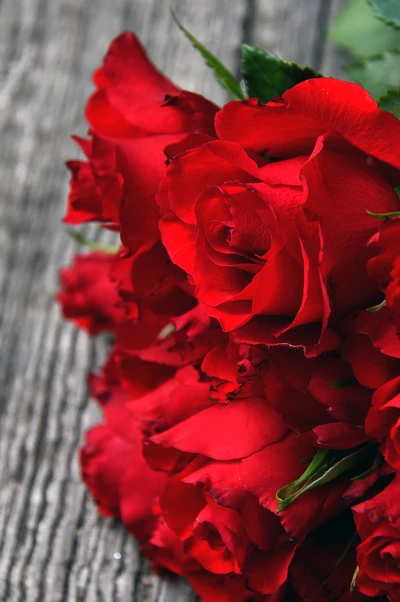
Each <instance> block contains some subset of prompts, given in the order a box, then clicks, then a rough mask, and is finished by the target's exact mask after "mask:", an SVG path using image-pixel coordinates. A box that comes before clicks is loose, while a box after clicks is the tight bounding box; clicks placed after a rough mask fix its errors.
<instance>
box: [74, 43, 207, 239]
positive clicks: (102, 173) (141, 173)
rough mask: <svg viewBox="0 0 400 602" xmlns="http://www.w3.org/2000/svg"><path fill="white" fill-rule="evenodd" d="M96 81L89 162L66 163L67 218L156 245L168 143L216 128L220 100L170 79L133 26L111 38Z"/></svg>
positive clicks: (89, 112)
mask: <svg viewBox="0 0 400 602" xmlns="http://www.w3.org/2000/svg"><path fill="white" fill-rule="evenodd" d="M94 82H95V84H96V87H97V90H96V92H94V94H93V95H92V96H91V98H90V99H89V102H88V105H87V109H86V117H87V119H88V121H89V123H90V126H91V130H90V133H91V135H92V139H91V141H88V140H81V139H78V142H79V144H80V145H81V147H82V150H83V151H84V153H85V154H86V156H87V157H88V160H89V162H88V163H84V162H82V161H71V162H70V163H69V164H68V165H69V167H70V169H71V172H72V181H71V193H70V198H69V208H68V211H67V215H66V217H65V221H67V222H68V223H74V224H77V223H81V222H83V221H88V220H93V219H95V220H97V221H105V222H108V223H110V224H114V225H116V226H117V227H118V228H119V227H120V228H121V237H122V241H123V243H124V244H125V245H127V246H128V247H129V248H130V249H131V250H132V251H136V250H137V249H138V248H140V247H141V246H142V245H145V246H147V247H150V246H151V245H152V244H154V242H155V241H156V240H157V239H158V238H159V232H158V227H157V221H158V208H157V204H156V202H155V200H154V195H155V193H156V191H157V188H158V185H159V182H160V180H161V178H162V176H163V175H164V172H165V169H166V165H165V154H164V149H165V148H166V147H167V146H168V145H171V144H172V143H178V142H181V141H182V140H183V139H184V138H185V137H186V136H187V135H192V137H193V139H192V141H191V142H189V147H190V146H191V145H193V144H194V145H195V144H197V143H198V141H199V140H206V139H208V138H209V135H214V126H213V119H214V115H215V111H216V107H215V105H213V104H212V103H211V102H209V101H208V100H206V99H204V98H203V97H202V96H200V95H198V94H194V93H192V92H185V91H181V90H179V88H177V87H176V86H175V85H174V84H172V83H171V82H170V81H169V80H168V79H167V78H165V77H164V76H163V75H162V74H161V73H160V72H159V71H157V69H156V68H155V67H154V66H153V65H152V64H151V63H150V61H149V59H148V57H147V55H146V53H145V51H144V49H143V48H142V46H141V45H140V43H139V41H138V39H137V38H136V37H135V36H134V34H132V33H130V32H127V33H123V34H121V35H120V36H119V37H117V38H116V39H115V40H114V41H113V42H112V44H111V45H110V48H109V50H108V52H107V54H106V56H105V58H104V62H103V66H102V67H101V68H100V69H99V70H98V71H97V72H96V73H95V76H94ZM150 157H151V158H150Z"/></svg>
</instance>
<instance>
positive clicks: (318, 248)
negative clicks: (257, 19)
mask: <svg viewBox="0 0 400 602" xmlns="http://www.w3.org/2000/svg"><path fill="white" fill-rule="evenodd" d="M216 130H217V134H218V136H219V138H220V139H221V140H218V141H211V142H208V143H205V144H203V145H201V146H199V147H197V148H195V149H192V150H189V151H188V152H186V153H183V154H181V155H178V156H177V157H175V158H174V159H173V160H172V161H171V165H170V167H169V169H168V172H167V175H166V177H165V179H164V181H163V182H162V184H161V187H160V191H159V195H158V200H159V203H160V205H161V206H162V207H163V208H164V213H163V218H162V220H161V223H160V227H161V230H162V236H163V242H164V244H165V246H166V248H167V250H168V252H169V255H170V257H171V259H172V260H173V261H174V262H175V263H177V264H178V265H179V266H180V267H182V268H183V269H185V270H186V271H187V272H188V273H189V274H190V276H191V278H192V279H193V281H194V283H195V285H196V296H197V297H198V298H199V299H200V301H202V303H203V305H204V307H205V308H206V310H207V312H208V313H209V314H210V315H211V316H213V317H215V318H217V319H218V320H219V322H220V323H221V325H222V327H223V329H224V330H226V331H233V332H234V335H235V337H236V338H237V339H238V340H240V341H246V342H250V343H257V342H262V343H268V344H274V343H277V342H286V343H290V344H292V345H302V346H307V345H310V344H313V345H315V344H317V343H318V342H321V336H322V335H323V334H324V333H325V337H324V339H322V342H323V343H324V345H325V348H329V347H331V348H332V347H334V346H335V345H336V344H337V340H335V339H334V338H332V337H329V338H327V336H326V335H327V333H328V332H329V330H327V326H328V325H329V324H331V325H333V326H335V325H336V324H338V320H339V319H341V318H342V317H343V316H344V315H346V314H347V313H348V312H349V311H351V310H353V309H361V308H363V307H366V306H368V305H370V304H371V303H373V302H374V301H375V299H376V297H377V295H378V294H379V291H378V288H377V285H376V283H375V282H374V280H373V279H372V278H371V277H370V276H369V275H368V273H367V268H366V264H367V261H368V259H369V258H370V257H371V254H372V251H371V249H370V248H368V247H367V243H368V241H369V239H370V238H371V236H372V235H373V234H374V233H376V231H377V229H378V223H377V220H376V219H374V218H372V217H370V216H369V215H368V214H367V213H366V208H368V209H370V211H377V212H382V211H394V210H396V209H398V208H399V200H398V198H397V195H396V193H395V192H394V190H393V181H396V182H400V173H399V172H398V171H395V170H394V169H392V167H390V168H387V166H384V165H383V163H387V164H388V165H389V166H393V167H396V168H397V169H398V168H399V167H400V161H399V159H398V155H397V154H396V152H395V151H394V148H395V144H396V140H397V138H398V135H399V133H400V125H399V122H398V120H397V119H395V118H394V117H393V116H392V115H390V114H388V113H385V112H382V111H380V110H379V109H378V108H377V105H376V102H375V101H373V100H372V98H371V97H370V96H369V95H368V93H367V92H365V91H364V90H363V89H362V88H360V87H359V86H357V85H355V84H350V83H346V82H340V81H337V80H333V79H323V78H319V79H312V80H308V81H306V82H302V83H301V84H298V85H297V86H295V87H294V88H292V89H291V90H288V91H287V92H286V93H285V94H284V95H283V98H282V100H279V101H277V102H270V103H268V104H267V105H264V106H261V105H259V104H258V103H257V101H254V100H248V101H244V102H238V101H233V102H231V103H228V104H227V105H226V106H225V107H224V108H223V109H222V110H221V111H220V112H219V113H218V114H217V117H216ZM267 155H268V157H271V156H272V157H273V158H278V159H279V160H278V161H273V162H270V161H269V159H267V158H265V157H266V156H267ZM385 167H386V169H385ZM388 173H389V176H388V175H387V174H388ZM355 281H356V282H357V286H354V282H355Z"/></svg>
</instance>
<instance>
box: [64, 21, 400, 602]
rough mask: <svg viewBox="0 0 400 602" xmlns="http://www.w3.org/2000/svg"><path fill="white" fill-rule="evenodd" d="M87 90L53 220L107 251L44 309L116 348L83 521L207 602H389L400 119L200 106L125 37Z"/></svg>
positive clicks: (394, 506) (303, 97)
mask: <svg viewBox="0 0 400 602" xmlns="http://www.w3.org/2000/svg"><path fill="white" fill-rule="evenodd" d="M94 82H95V86H96V90H95V92H94V93H93V95H92V96H91V98H90V99H89V102H88V105H87V108H86V117H87V120H88V122H89V125H90V130H89V138H87V139H86V138H85V139H77V142H78V144H79V145H80V147H81V149H82V150H83V152H84V154H85V155H86V157H87V160H86V161H70V162H69V168H70V170H71V188H70V196H69V202H68V209H67V212H66V216H65V221H66V222H67V223H69V224H73V225H77V224H81V223H84V222H88V221H97V222H100V223H101V224H102V226H103V227H107V228H111V229H113V230H115V231H118V232H119V234H120V240H121V243H120V247H119V250H118V251H117V252H108V251H107V250H105V251H96V252H89V253H86V254H85V253H83V254H82V253H81V254H80V255H78V256H77V257H76V258H75V261H74V263H73V265H72V266H71V267H69V268H65V269H63V271H62V273H61V290H60V293H59V295H58V300H59V302H60V304H61V306H62V310H63V313H64V315H65V316H66V317H67V318H69V319H71V320H73V322H74V323H75V324H76V325H77V326H78V327H80V328H83V329H85V330H86V331H87V332H88V333H89V334H91V335H93V334H97V333H99V332H104V331H109V332H112V333H113V335H114V336H113V347H112V349H111V351H110V355H109V358H108V360H107V362H106V364H105V366H104V367H103V368H102V369H101V370H99V371H98V372H96V373H93V374H91V375H90V376H89V389H90V392H91V395H92V396H93V397H94V398H95V399H96V400H97V401H98V403H99V404H100V407H101V409H102V412H103V422H102V423H101V424H99V425H97V426H95V427H93V428H92V429H91V430H90V431H89V432H88V433H87V434H86V439H85V443H84V445H83V447H82V449H81V468H82V476H83V479H84V481H85V483H86V485H87V487H88V489H89V491H90V493H91V494H92V496H93V498H94V500H95V502H96V504H97V505H98V508H99V511H100V512H101V513H102V514H103V515H104V516H114V517H119V518H120V519H121V520H122V521H123V522H124V523H125V525H126V527H127V529H129V531H130V532H131V533H132V534H133V536H134V537H136V538H137V539H138V540H139V541H140V543H141V549H142V551H143V554H145V555H146V556H147V557H148V558H149V559H150V562H151V563H152V565H153V567H154V569H155V570H156V571H162V570H168V571H172V572H174V573H177V574H178V575H182V576H184V577H186V578H187V579H188V580H189V582H190V583H191V584H192V586H193V588H194V589H195V590H196V592H198V594H199V595H200V597H201V598H202V600H204V601H205V602H244V601H247V600H254V602H269V601H270V602H292V601H293V602H306V601H307V602H334V601H335V602H338V601H340V602H359V601H360V602H361V601H362V600H366V599H370V598H373V599H374V600H385V599H389V600H390V602H399V601H400V475H397V472H399V471H400V335H399V329H400V221H399V218H398V217H397V216H396V215H394V216H389V217H386V219H383V220H382V219H377V217H376V216H375V215H371V214H383V217H385V216H386V215H387V214H393V213H394V214H396V212H398V211H399V210H400V201H399V197H398V195H397V193H396V190H395V188H396V187H397V186H399V185H400V149H399V144H400V143H399V141H400V121H399V120H398V119H397V118H396V117H395V116H394V115H392V114H391V113H389V112H386V111H383V110H380V109H379V108H378V105H377V103H376V101H375V100H373V99H372V98H371V96H370V95H369V94H368V92H366V91H365V90H364V89H363V88H361V87H360V86H359V85H358V84H353V83H348V82H343V81H339V80H335V79H330V78H323V77H312V78H311V79H306V80H304V81H300V83H297V84H295V85H294V86H293V87H291V88H289V89H287V90H286V91H284V92H283V93H282V94H281V95H280V96H275V97H274V98H273V99H272V100H270V101H269V102H267V103H261V102H259V100H258V99H257V98H246V99H244V100H233V101H231V102H228V104H226V105H225V106H224V107H222V108H221V109H220V108H219V107H217V106H215V105H214V104H213V103H211V102H209V101H208V100H206V99H205V98H203V97H202V96H199V95H198V94H195V93H193V92H187V91H185V90H180V89H179V88H177V87H176V86H175V85H174V84H173V83H171V82H170V81H169V80H168V79H166V78H165V77H164V76H163V75H162V74H161V73H159V72H158V71H157V70H156V68H155V67H154V66H153V65H152V64H151V63H150V62H149V60H148V58H147V56H146V54H145V52H144V50H143V48H142V47H141V45H140V43H139V42H138V40H137V39H136V37H135V36H134V35H133V34H131V33H124V34H122V35H121V36H119V37H118V38H117V39H116V40H114V42H113V43H112V44H111V46H110V48H109V50H108V53H107V54H106V56H105V59H104V62H103V64H102V66H101V68H100V69H99V70H98V71H97V72H96V73H95V76H94ZM371 308H373V309H374V310H375V311H370V310H371Z"/></svg>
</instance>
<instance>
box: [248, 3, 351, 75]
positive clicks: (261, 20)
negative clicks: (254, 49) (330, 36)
mask: <svg viewBox="0 0 400 602" xmlns="http://www.w3.org/2000/svg"><path fill="white" fill-rule="evenodd" d="M345 1H346V0H296V1H294V0H254V3H255V8H254V26H253V27H250V28H249V31H248V34H249V35H250V42H252V43H254V44H255V45H257V46H259V47H260V48H263V49H265V50H269V51H272V52H276V53H277V54H279V55H281V56H283V57H284V58H286V59H288V60H292V61H296V62H297V63H299V64H301V65H310V66H311V67H314V68H315V69H317V70H321V71H322V72H323V73H324V74H325V75H328V76H333V77H342V78H343V77H344V73H343V72H342V71H341V69H340V65H341V64H343V63H344V62H345V57H344V55H343V54H342V53H341V52H340V51H339V50H338V49H337V48H335V47H334V45H333V44H331V43H330V42H329V41H328V40H327V30H328V27H329V23H331V22H332V20H333V19H334V18H335V16H336V14H337V11H338V10H339V8H340V6H341V5H343V4H344V2H345Z"/></svg>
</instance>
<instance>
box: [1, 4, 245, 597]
mask: <svg viewBox="0 0 400 602" xmlns="http://www.w3.org/2000/svg"><path fill="white" fill-rule="evenodd" d="M181 4H182V3H181ZM227 7H228V0H221V1H220V2H218V3H214V2H212V1H211V0H207V1H205V2H203V3H202V5H201V6H198V7H197V8H196V9H195V3H194V2H192V1H190V2H185V3H184V4H182V6H180V5H179V4H178V6H177V10H178V13H179V15H180V17H181V18H182V19H183V20H184V21H185V22H186V23H187V24H188V25H190V27H191V28H192V29H193V30H194V31H195V32H196V33H197V34H198V35H199V36H200V37H202V38H203V39H204V40H205V42H206V43H207V44H209V45H210V46H211V47H213V46H214V48H215V51H216V52H218V53H220V52H221V51H222V55H223V57H224V60H225V61H226V62H227V63H228V64H230V65H231V66H233V65H234V63H235V60H236V54H235V53H236V40H238V39H239V38H240V30H241V22H242V18H243V11H244V3H243V2H242V1H240V0H238V1H236V0H235V1H234V2H230V1H229V11H227ZM227 13H229V14H227ZM224 15H225V16H224ZM194 17H195V18H194ZM0 23H1V27H2V32H1V37H0V73H1V77H2V85H1V91H0V108H1V115H0V120H1V127H2V131H3V136H2V145H1V149H0V174H1V181H2V189H1V203H0V251H1V252H0V290H1V308H2V316H1V326H0V328H1V331H0V348H1V358H2V359H1V364H0V378H1V389H0V394H1V399H0V402H1V403H0V406H1V413H2V419H1V424H0V474H1V477H0V478H1V483H2V487H1V488H0V533H1V534H0V599H1V600H2V601H3V600H4V601H10V602H22V601H25V600H27V601H29V602H31V601H32V602H33V601H37V602H58V601H60V602H61V601H63V602H66V601H67V600H68V602H75V601H78V600H85V602H94V601H97V600H104V601H105V602H111V601H117V600H118V601H120V600H124V601H128V600H133V599H134V598H135V597H137V599H141V600H145V599H147V600H149V601H150V600H155V599H159V600H170V599H171V598H172V597H173V598H175V599H177V600H183V599H185V600H186V599H188V597H189V594H188V591H189V590H188V588H187V586H186V585H183V584H182V583H181V582H177V581H170V580H168V581H163V580H160V579H159V578H157V577H154V576H149V575H148V570H147V568H146V567H147V565H146V564H143V562H142V560H141V558H140V556H139V554H138V550H137V546H136V544H135V542H134V541H133V540H132V539H131V538H130V537H129V536H128V535H127V534H126V533H125V531H124V529H123V528H122V526H121V525H119V524H116V523H115V522H112V521H106V520H102V519H101V518H100V517H99V516H98V515H97V511H96V509H95V507H94V504H93V503H92V501H91V500H90V499H89V498H88V496H87V494H86V492H85V488H84V487H83V486H82V483H81V481H80V477H79V471H78V465H77V449H78V446H79V443H80V441H81V439H82V434H83V432H84V430H86V429H87V428H88V427H89V426H90V425H91V424H94V423H95V422H96V421H97V420H98V412H97V409H96V407H95V405H94V403H93V402H91V401H88V399H87V393H86V386H85V380H86V373H87V371H88V370H89V369H90V368H91V367H93V366H95V365H100V363H101V362H102V361H103V359H104V356H105V342H104V340H99V341H97V342H91V341H89V340H88V338H87V337H86V336H85V335H84V334H82V333H77V332H75V330H74V329H73V328H72V327H71V326H70V325H68V324H65V323H64V322H63V321H62V319H61V318H60V315H59V310H58V308H57V307H56V306H55V304H54V302H53V296H54V292H55V289H56V286H57V269H58V267H59V266H61V265H63V264H65V263H67V262H68V261H69V260H70V258H71V256H72V253H73V251H75V250H76V248H75V245H74V244H73V243H72V242H71V241H70V240H69V238H68V236H67V235H66V234H65V232H64V228H63V227H62V226H61V224H60V218H61V215H62V213H63V209H64V206H65V199H66V193H67V180H68V175H67V172H66V170H65V168H64V165H63V161H64V160H65V159H67V158H68V157H70V156H76V154H77V151H76V148H75V146H74V145H73V144H72V143H71V142H70V141H69V135H70V133H72V132H73V131H75V132H80V133H84V132H85V130H86V125H85V123H84V121H83V118H82V113H83V107H84V102H85V99H86V97H87V95H88V93H89V92H90V89H91V85H90V74H91V72H92V71H93V69H94V68H95V67H96V66H97V64H98V63H99V61H100V58H101V56H102V55H103V54H104V52H105V50H106V47H107V45H108V43H109V42H110V40H111V38H112V37H113V36H115V35H116V34H117V33H119V31H121V30H122V29H128V28H131V29H133V30H135V31H136V32H138V33H139V34H140V36H141V38H142V39H143V41H144V42H145V43H146V46H147V47H148V49H149V51H150V54H151V55H152V57H153V58H154V59H155V60H156V62H157V63H158V65H159V66H160V67H161V68H163V69H165V70H166V71H167V72H168V74H169V75H170V76H171V77H173V78H174V79H175V80H176V81H177V82H178V83H181V84H182V85H185V86H186V87H191V88H197V89H200V90H203V91H204V92H205V93H206V94H209V95H211V96H213V97H214V98H215V99H216V100H219V101H221V100H223V98H224V95H223V94H221V92H220V91H219V88H218V86H217V85H216V84H215V83H214V82H213V80H212V76H211V75H203V74H205V73H206V69H205V68H204V67H203V64H202V59H201V58H200V57H198V56H197V53H196V52H195V51H194V49H192V48H191V46H190V44H189V43H188V42H187V40H185V39H184V37H183V36H182V35H181V34H180V33H179V32H178V30H177V29H176V27H175V26H174V25H173V23H172V20H171V19H170V17H169V15H168V6H167V3H165V4H164V6H162V7H160V3H159V2H157V1H156V0H153V1H149V0H137V1H136V2H131V0H115V1H114V2H112V3H110V2H103V1H102V0H98V1H95V0H93V1H92V2H86V1H85V0H4V1H3V3H2V4H1V7H0ZM222 26H224V27H225V26H227V27H228V28H229V30H231V31H232V38H231V39H230V41H228V43H227V45H225V46H224V48H223V49H222V48H221V47H222V40H221V38H222V36H221V35H220V32H221V29H222ZM214 36H215V39H214ZM92 231H93V228H92ZM114 554H116V555H117V556H116V557H114ZM119 555H120V557H119ZM138 584H139V585H138Z"/></svg>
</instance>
